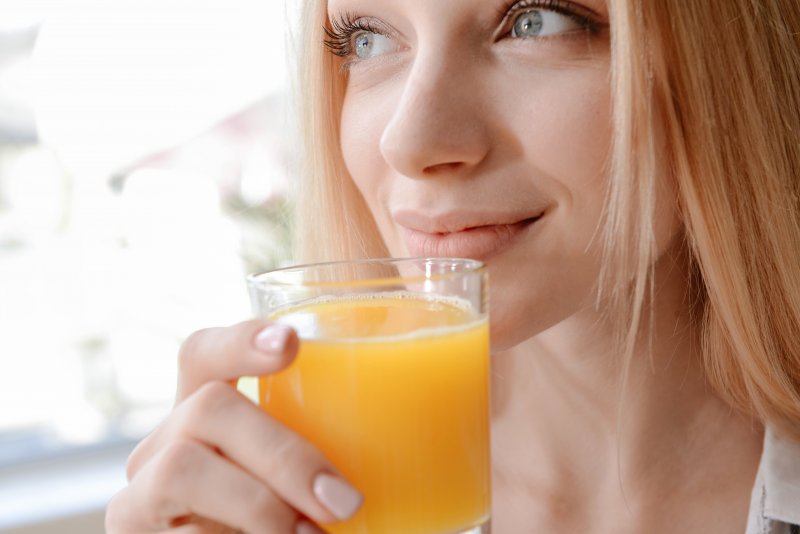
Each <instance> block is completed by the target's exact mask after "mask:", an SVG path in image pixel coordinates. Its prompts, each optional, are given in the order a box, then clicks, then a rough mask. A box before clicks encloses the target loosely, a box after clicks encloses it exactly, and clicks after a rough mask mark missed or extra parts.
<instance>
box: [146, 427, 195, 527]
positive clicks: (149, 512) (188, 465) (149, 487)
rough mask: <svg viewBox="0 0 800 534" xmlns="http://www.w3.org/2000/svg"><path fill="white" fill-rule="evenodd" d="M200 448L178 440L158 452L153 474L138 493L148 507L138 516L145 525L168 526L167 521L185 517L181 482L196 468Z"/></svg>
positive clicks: (188, 441) (191, 442)
mask: <svg viewBox="0 0 800 534" xmlns="http://www.w3.org/2000/svg"><path fill="white" fill-rule="evenodd" d="M201 453H202V445H200V444H199V443H196V442H194V441H191V440H183V439H181V440H177V441H175V442H173V443H171V444H170V445H168V446H167V447H165V448H164V450H162V451H161V453H160V454H159V455H158V457H157V458H155V459H154V460H153V465H152V467H151V468H152V471H151V472H150V475H149V477H148V480H147V481H146V483H144V484H142V485H141V486H142V487H141V488H139V492H140V493H141V494H142V495H144V496H146V502H147V506H146V507H145V509H144V510H141V511H137V514H140V516H142V517H144V518H145V520H146V521H147V524H150V525H160V524H165V523H168V522H169V520H170V518H173V517H178V516H180V515H183V514H184V513H186V511H187V510H186V509H185V507H184V505H183V504H182V503H181V502H180V488H181V487H183V486H185V484H183V479H184V477H186V476H189V475H190V474H191V473H192V472H193V470H194V469H197V468H198V464H199V459H200V456H201Z"/></svg>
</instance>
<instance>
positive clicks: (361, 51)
mask: <svg viewBox="0 0 800 534" xmlns="http://www.w3.org/2000/svg"><path fill="white" fill-rule="evenodd" d="M353 47H354V52H355V55H356V56H357V57H358V58H359V59H369V58H372V57H377V56H382V55H384V54H388V53H390V52H392V51H393V50H394V49H395V46H394V43H393V42H392V40H391V39H389V38H388V37H386V36H385V35H381V34H380V33H375V32H369V31H362V32H360V33H356V34H355V35H354V36H353Z"/></svg>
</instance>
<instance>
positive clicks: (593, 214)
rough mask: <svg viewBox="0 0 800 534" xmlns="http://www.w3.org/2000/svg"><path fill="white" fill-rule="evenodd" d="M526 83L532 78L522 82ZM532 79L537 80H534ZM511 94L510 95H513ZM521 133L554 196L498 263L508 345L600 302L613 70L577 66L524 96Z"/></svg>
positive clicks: (494, 272) (503, 343)
mask: <svg viewBox="0 0 800 534" xmlns="http://www.w3.org/2000/svg"><path fill="white" fill-rule="evenodd" d="M519 85H520V86H524V84H519ZM530 85H531V84H530V83H529V84H528V86H530ZM510 96H511V95H510V94H506V95H505V96H504V99H505V100H506V101H508V100H509V97H510ZM519 96H520V95H518V96H517V98H516V100H515V101H516V102H523V103H524V104H523V105H520V106H518V107H517V114H516V115H515V116H514V118H513V119H511V117H512V115H511V114H510V112H509V111H506V113H509V114H508V115H507V117H509V120H510V122H509V124H512V125H513V129H514V132H513V138H515V139H517V140H518V143H519V147H520V150H521V151H522V152H523V153H524V158H525V161H526V163H527V165H528V167H527V168H528V169H530V173H531V175H533V176H534V178H531V180H532V181H533V182H534V183H535V186H536V187H538V188H542V189H543V190H545V191H546V193H547V195H548V196H549V197H550V198H552V199H553V203H552V210H551V211H550V212H549V213H548V220H547V221H546V225H542V227H541V228H540V229H539V230H538V231H539V233H538V234H536V235H535V236H532V237H531V238H530V239H529V240H528V242H526V243H525V246H523V247H521V248H520V250H519V251H518V253H517V254H515V255H514V256H513V257H509V258H507V259H504V261H502V262H498V263H496V264H495V265H493V266H491V276H492V303H493V305H492V313H493V318H494V320H493V331H492V336H493V340H494V342H496V348H497V349H502V348H508V347H510V346H513V345H515V344H516V343H519V342H520V341H522V340H524V339H527V338H529V337H531V336H533V335H535V334H537V333H539V332H541V331H543V330H545V329H547V328H549V327H551V326H553V325H555V324H557V323H559V322H561V321H563V320H564V319H566V318H567V317H570V316H572V315H574V314H575V313H576V312H578V311H579V310H581V309H585V308H586V307H587V306H591V305H593V303H594V300H595V296H596V288H597V279H598V276H599V273H600V269H601V246H602V239H601V237H602V227H601V226H600V225H601V224H602V222H603V215H604V208H605V200H606V192H607V187H608V179H609V174H608V169H607V161H608V155H609V151H610V148H611V138H612V135H611V132H612V126H611V124H612V122H611V110H610V100H611V95H610V88H609V85H608V78H607V74H605V73H603V72H599V71H587V72H572V73H570V74H569V75H567V73H565V74H564V75H563V76H561V77H558V78H556V79H553V80H552V83H549V84H546V85H541V84H540V85H539V90H538V91H536V92H535V93H533V94H531V95H529V96H528V98H526V99H520V98H519Z"/></svg>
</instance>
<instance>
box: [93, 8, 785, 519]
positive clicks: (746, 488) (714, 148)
mask: <svg viewBox="0 0 800 534" xmlns="http://www.w3.org/2000/svg"><path fill="white" fill-rule="evenodd" d="M302 31H303V32H304V36H305V39H304V56H303V60H302V63H301V68H300V73H301V75H302V78H303V82H304V85H303V86H302V88H303V93H302V94H303V95H304V98H305V100H304V101H303V111H304V117H305V123H304V124H305V133H306V150H307V161H308V163H309V169H308V173H307V174H308V177H309V181H308V183H307V188H306V191H305V193H304V194H303V195H302V201H303V203H304V205H305V211H304V213H305V214H307V216H306V217H304V218H302V220H303V221H305V223H306V224H305V227H304V230H303V232H302V233H303V235H304V236H305V241H304V242H303V245H304V249H305V250H306V251H308V252H309V253H307V254H305V255H304V256H303V257H302V259H303V260H322V259H336V258H347V257H365V256H371V257H376V256H389V255H391V256H409V255H410V256H467V257H475V258H479V259H482V260H484V261H485V262H486V263H488V265H489V267H490V272H491V278H492V295H491V298H492V310H491V313H492V338H493V384H492V387H493V395H494V398H493V429H492V455H493V488H492V492H493V516H492V525H493V529H494V531H495V532H498V533H501V534H516V533H523V532H597V533H603V532H609V533H619V532H631V533H638V532H648V533H654V532H681V533H690V532H697V533H707V532H747V533H748V534H756V533H772V534H777V533H786V534H788V533H790V532H798V529H800V527H798V524H800V335H798V331H800V262H798V261H797V251H798V250H800V204H799V202H800V194H799V193H800V191H799V190H800V141H798V139H800V138H798V136H799V135H800V3H798V2H797V0H762V1H759V2H754V1H752V0H579V1H578V0H575V1H573V0H512V1H508V0H461V1H459V2H453V1H451V0H402V1H398V0H327V2H326V1H325V0H316V1H315V0H309V1H308V2H307V5H306V10H305V16H304V18H303V23H302ZM311 252H313V254H312V253H311ZM297 346H298V341H297V338H296V336H295V335H294V334H293V333H292V332H290V331H287V330H285V329H282V328H280V327H277V326H272V325H268V324H266V323H265V322H264V321H248V322H245V323H242V324H239V325H236V326H233V327H229V328H216V329H209V330H205V331H202V332H199V333H197V334H195V335H193V336H192V337H191V338H190V339H189V340H188V341H187V342H186V344H185V346H184V348H183V350H182V352H181V356H180V359H181V375H180V383H179V385H178V398H177V404H176V407H175V410H174V412H173V413H172V414H171V415H170V417H169V418H168V419H167V420H166V421H165V422H164V423H163V424H162V425H161V426H160V427H159V428H158V429H156V430H155V432H153V434H152V435H150V436H149V437H148V438H146V439H145V440H144V441H143V442H142V443H141V444H140V446H139V447H138V448H137V449H136V451H135V452H134V453H133V455H132V456H131V458H130V462H129V478H130V485H129V486H128V487H127V488H126V489H125V490H123V491H122V492H121V493H120V494H119V495H118V496H117V497H116V498H115V499H114V500H113V502H112V503H111V504H110V506H109V510H108V515H107V525H108V530H109V532H111V533H112V534H113V533H128V532H223V531H228V530H229V529H241V530H243V531H245V532H253V533H256V532H265V533H266V532H271V533H276V532H277V533H284V532H286V533H288V532H318V530H317V527H315V526H314V525H313V524H312V522H311V521H309V520H313V521H314V522H317V523H319V524H324V523H326V522H331V521H335V520H337V519H343V518H346V517H348V516H349V515H351V514H353V513H354V512H355V510H356V509H357V508H358V506H359V505H360V502H361V497H360V494H359V493H358V491H357V488H352V487H350V485H349V484H348V483H347V482H346V481H345V480H343V479H342V478H341V477H339V476H338V475H336V473H337V472H336V469H335V466H332V465H330V463H329V462H328V461H327V460H326V459H325V458H323V457H322V456H321V455H320V453H319V452H318V451H317V450H316V449H315V448H314V447H313V446H312V445H310V444H308V443H306V442H304V441H303V440H301V439H300V438H299V437H297V436H296V435H295V434H293V433H292V432H290V431H289V430H287V429H286V428H284V427H282V426H280V425H278V424H277V423H276V422H275V421H273V420H271V419H270V418H269V417H268V416H266V415H265V414H264V413H262V412H261V411H260V410H259V409H258V408H256V407H255V406H253V405H252V404H251V403H249V401H247V400H246V399H244V398H243V397H242V396H240V395H239V394H237V393H236V391H235V390H234V389H233V388H232V387H230V386H229V385H228V383H229V381H230V380H231V379H233V378H236V377H238V376H243V375H254V374H268V373H272V372H275V371H278V370H279V369H281V368H283V367H285V366H287V365H289V364H290V363H291V360H292V358H293V356H294V354H295V352H296V350H297Z"/></svg>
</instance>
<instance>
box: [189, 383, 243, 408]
mask: <svg viewBox="0 0 800 534" xmlns="http://www.w3.org/2000/svg"><path fill="white" fill-rule="evenodd" d="M232 393H233V388H231V387H230V386H229V385H228V384H226V383H225V382H222V381H220V380H212V381H210V382H206V383H205V384H203V385H202V386H200V387H199V388H198V389H197V391H196V392H195V394H194V395H193V396H192V403H191V408H190V411H191V412H192V413H194V414H201V416H205V417H207V416H208V415H209V414H212V413H216V412H217V411H219V410H225V409H227V408H229V407H230V405H231V403H232V402H233V400H234V395H232Z"/></svg>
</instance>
